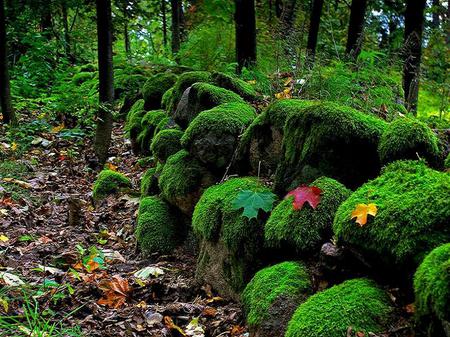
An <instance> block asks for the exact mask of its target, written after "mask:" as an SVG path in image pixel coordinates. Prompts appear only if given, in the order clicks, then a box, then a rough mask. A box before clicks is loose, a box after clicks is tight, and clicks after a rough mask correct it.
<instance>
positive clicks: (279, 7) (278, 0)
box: [275, 0, 283, 18]
mask: <svg viewBox="0 0 450 337" xmlns="http://www.w3.org/2000/svg"><path fill="white" fill-rule="evenodd" d="M282 13H283V1H282V0H275V15H276V16H277V18H281V14H282Z"/></svg>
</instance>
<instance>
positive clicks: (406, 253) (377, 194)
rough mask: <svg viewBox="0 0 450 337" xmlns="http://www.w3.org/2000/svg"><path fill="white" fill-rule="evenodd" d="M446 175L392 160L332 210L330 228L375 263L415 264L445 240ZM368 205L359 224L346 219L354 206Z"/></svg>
mask: <svg viewBox="0 0 450 337" xmlns="http://www.w3.org/2000/svg"><path fill="white" fill-rule="evenodd" d="M448 200H450V175H449V174H446V173H443V172H439V171H435V170H433V169H430V168H428V167H427V166H426V165H425V164H424V163H423V162H419V161H397V162H394V163H392V164H390V165H388V166H387V167H386V168H385V169H384V170H383V173H382V175H381V176H379V177H378V178H376V179H374V180H372V181H369V182H368V183H366V184H364V185H363V186H361V187H360V188H359V189H358V190H356V191H355V192H354V193H353V194H352V195H351V196H350V197H349V198H348V199H347V200H346V201H345V202H344V203H343V204H342V205H341V206H340V207H339V209H338V211H337V213H336V217H335V219H334V224H333V230H334V233H335V234H336V237H337V239H338V242H339V243H342V244H346V245H350V246H353V247H355V248H357V249H359V250H360V251H361V252H363V253H365V254H366V255H367V256H368V257H370V258H372V259H374V260H376V262H378V263H380V262H382V263H385V264H386V265H388V266H393V265H395V267H396V268H397V269H399V268H401V267H412V268H415V267H417V265H418V264H419V263H420V261H422V259H423V258H424V256H425V254H426V253H428V252H429V251H430V250H432V249H433V248H435V247H437V246H439V245H441V244H443V243H446V242H449V240H450V228H449V227H448V223H450V207H448ZM361 203H364V204H368V203H374V204H375V205H376V206H377V208H378V213H377V215H376V216H375V217H373V218H370V217H369V221H368V223H367V224H366V225H364V226H363V227H360V226H358V225H357V224H356V223H355V221H354V220H351V219H350V218H351V213H352V211H353V210H354V209H355V207H356V205H358V204H361Z"/></svg>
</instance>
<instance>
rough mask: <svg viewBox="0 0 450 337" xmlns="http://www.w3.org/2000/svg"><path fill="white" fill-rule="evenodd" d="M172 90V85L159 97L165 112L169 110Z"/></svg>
mask: <svg viewBox="0 0 450 337" xmlns="http://www.w3.org/2000/svg"><path fill="white" fill-rule="evenodd" d="M173 92H174V87H172V88H170V89H169V90H167V91H166V92H165V93H164V95H163V96H162V98H161V108H163V109H164V110H165V111H166V112H170V110H169V107H170V102H171V101H172V97H173Z"/></svg>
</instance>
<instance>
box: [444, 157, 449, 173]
mask: <svg viewBox="0 0 450 337" xmlns="http://www.w3.org/2000/svg"><path fill="white" fill-rule="evenodd" d="M444 167H445V168H446V169H447V170H448V169H450V153H449V154H448V155H447V158H445V162H444Z"/></svg>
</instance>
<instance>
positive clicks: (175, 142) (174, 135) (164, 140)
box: [150, 129, 184, 162]
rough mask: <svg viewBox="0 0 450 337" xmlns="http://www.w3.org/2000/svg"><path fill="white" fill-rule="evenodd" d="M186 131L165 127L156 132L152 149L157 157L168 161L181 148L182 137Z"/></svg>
mask: <svg viewBox="0 0 450 337" xmlns="http://www.w3.org/2000/svg"><path fill="white" fill-rule="evenodd" d="M183 134H184V132H183V131H180V130H177V129H165V130H161V131H159V132H158V133H157V134H155V137H154V138H153V140H152V143H151V145H150V150H151V152H152V153H153V155H154V156H155V158H156V159H158V160H160V161H163V162H164V161H166V160H167V158H169V157H170V156H171V155H173V154H175V153H177V152H178V151H180V150H181V142H180V140H181V137H183Z"/></svg>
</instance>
